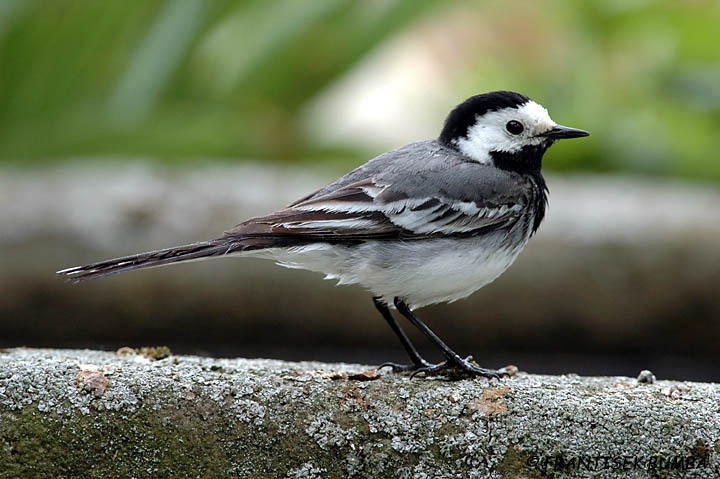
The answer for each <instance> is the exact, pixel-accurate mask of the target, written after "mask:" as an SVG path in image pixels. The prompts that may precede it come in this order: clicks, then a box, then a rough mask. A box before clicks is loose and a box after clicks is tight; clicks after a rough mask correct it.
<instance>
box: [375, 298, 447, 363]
mask: <svg viewBox="0 0 720 479" xmlns="http://www.w3.org/2000/svg"><path fill="white" fill-rule="evenodd" d="M373 303H375V307H376V308H377V310H378V311H380V314H382V317H383V318H385V321H387V323H388V324H389V325H390V327H391V328H392V330H393V332H394V333H395V335H396V336H397V337H398V339H400V342H401V343H402V345H403V347H404V348H405V351H407V353H408V356H410V360H411V361H412V364H408V365H403V364H396V363H384V364H382V365H381V366H380V367H381V368H383V367H385V366H389V367H391V368H392V370H393V372H402V371H417V370H418V369H423V368H429V367H432V366H433V365H432V364H431V363H429V362H427V361H426V360H425V359H423V357H422V356H420V353H419V352H418V350H417V349H415V346H413V343H411V342H410V338H408V337H407V335H406V334H405V331H403V330H402V328H401V327H400V325H399V324H398V323H397V321H395V318H394V317H393V315H392V313H391V312H390V308H388V307H387V305H386V304H385V303H383V302H382V300H381V299H380V298H379V297H377V296H375V297H373Z"/></svg>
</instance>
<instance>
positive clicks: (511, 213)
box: [226, 142, 529, 241]
mask: <svg viewBox="0 0 720 479" xmlns="http://www.w3.org/2000/svg"><path fill="white" fill-rule="evenodd" d="M418 145H419V146H418ZM408 147H413V148H415V150H414V151H413V152H412V153H413V154H411V155H410V154H407V152H406V151H403V150H402V149H401V150H396V151H395V152H390V153H388V154H386V155H383V156H381V157H378V158H377V159H375V160H373V161H371V162H369V163H367V164H366V165H364V166H363V167H361V168H358V169H357V170H355V171H353V172H351V173H349V174H348V175H346V176H345V177H343V178H341V179H340V180H338V181H337V182H335V183H333V184H331V185H329V186H328V187H326V188H324V189H321V190H319V191H318V192H316V193H315V194H313V195H311V196H309V197H307V198H305V199H303V200H300V201H297V202H295V203H293V204H292V205H290V206H289V207H287V208H285V209H283V210H280V211H278V212H276V213H273V214H271V215H268V216H264V217H260V218H253V219H251V220H249V221H246V222H245V223H242V224H240V225H238V226H237V227H235V228H234V229H232V230H230V231H228V232H226V235H229V236H235V237H237V236H243V237H247V236H256V235H259V236H265V235H271V236H276V235H282V236H293V237H304V238H307V239H308V240H310V239H313V240H328V241H357V240H363V239H371V238H374V239H389V238H403V239H419V238H428V237H437V236H452V235H462V236H467V235H473V234H477V233H480V232H484V231H488V230H492V229H497V228H503V227H507V226H509V225H511V224H513V223H514V222H515V221H517V219H518V218H519V217H520V216H521V215H522V212H523V211H524V209H525V207H526V205H527V204H528V201H529V198H528V188H529V186H528V185H527V182H526V181H525V180H523V178H522V177H520V176H519V175H516V174H513V173H509V172H504V171H502V170H498V169H497V168H494V167H490V166H486V165H480V164H478V163H472V162H468V161H466V160H464V159H463V158H462V157H459V155H457V154H455V153H453V152H451V151H448V150H447V149H444V148H442V147H437V145H436V144H434V143H431V142H423V143H420V144H414V145H408ZM408 147H406V148H408ZM423 148H424V149H423ZM399 153H403V154H399ZM388 155H389V156H388ZM393 155H394V156H393ZM373 162H374V164H373ZM352 180H354V181H352Z"/></svg>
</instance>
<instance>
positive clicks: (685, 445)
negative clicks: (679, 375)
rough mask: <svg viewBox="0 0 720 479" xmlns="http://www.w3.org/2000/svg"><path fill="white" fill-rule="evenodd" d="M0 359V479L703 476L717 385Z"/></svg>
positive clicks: (237, 363) (99, 358)
mask: <svg viewBox="0 0 720 479" xmlns="http://www.w3.org/2000/svg"><path fill="white" fill-rule="evenodd" d="M364 371H368V367H367V366H361V365H346V364H321V363H309V362H308V363H288V362H282V361H269V360H246V359H232V360H231V359H210V358H199V357H189V356H169V357H167V358H164V359H159V360H155V359H151V358H149V357H147V356H140V355H136V354H134V353H130V352H128V353H127V354H118V353H106V352H97V351H76V350H38V349H11V350H5V351H2V353H0V477H148V476H154V477H243V478H245V477H247V478H263V477H268V478H281V477H291V478H341V477H342V478H345V477H372V478H382V477H393V478H413V477H442V478H445V477H463V478H484V477H590V476H592V477H698V478H699V477H717V476H718V474H720V461H718V454H719V452H720V415H719V414H718V407H719V406H718V405H719V404H720V386H719V385H716V384H702V383H673V382H667V381H658V382H655V383H652V384H645V383H638V381H637V380H635V379H631V378H626V377H611V378H588V377H578V376H535V375H526V374H523V373H520V374H518V375H516V376H515V377H513V378H506V379H502V380H492V381H489V382H488V381H486V380H462V381H456V382H448V381H445V380H442V379H439V378H432V379H413V380H409V379H407V377H405V376H401V375H396V374H391V373H384V372H383V373H381V375H380V376H377V375H376V374H374V373H373V372H372V371H370V372H367V373H365V374H358V373H363V372H364Z"/></svg>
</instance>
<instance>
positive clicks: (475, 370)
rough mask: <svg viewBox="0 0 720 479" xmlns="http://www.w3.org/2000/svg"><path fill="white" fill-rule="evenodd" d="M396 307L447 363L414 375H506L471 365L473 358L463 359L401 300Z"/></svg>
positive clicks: (426, 368) (418, 370) (397, 299)
mask: <svg viewBox="0 0 720 479" xmlns="http://www.w3.org/2000/svg"><path fill="white" fill-rule="evenodd" d="M395 307H396V308H397V309H398V311H400V314H402V315H403V316H405V317H406V318H407V319H408V320H409V321H410V322H411V323H412V324H413V326H415V327H416V328H418V329H419V330H420V332H422V333H423V334H424V335H425V336H426V337H427V338H428V339H429V340H430V341H431V342H432V343H433V344H435V346H437V347H438V348H439V349H440V350H441V351H442V353H443V355H444V356H445V361H443V362H442V363H439V364H434V365H430V366H425V367H421V368H417V369H415V370H414V371H413V375H415V374H419V373H424V374H435V373H439V372H443V371H446V370H453V369H454V370H458V369H460V370H461V371H462V372H464V373H465V374H468V375H470V376H482V377H485V378H499V377H501V376H503V375H504V374H505V371H504V370H502V369H501V370H494V369H485V368H481V367H479V366H476V365H475V364H473V363H471V362H470V361H471V360H472V358H471V357H468V358H466V359H463V358H461V357H460V356H459V355H458V354H457V353H456V352H455V351H453V350H452V349H450V347H449V346H448V345H447V344H445V343H444V342H443V341H442V340H441V339H440V338H439V337H438V336H437V334H435V333H433V332H432V330H431V329H430V328H428V327H427V326H426V325H425V323H423V322H422V321H420V319H418V317H417V316H415V314H413V312H412V311H411V310H410V307H408V305H407V304H405V302H404V301H403V300H402V299H400V298H395Z"/></svg>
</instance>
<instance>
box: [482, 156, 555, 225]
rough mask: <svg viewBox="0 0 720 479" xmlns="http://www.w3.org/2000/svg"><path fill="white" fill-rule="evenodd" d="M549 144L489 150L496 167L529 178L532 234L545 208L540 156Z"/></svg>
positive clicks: (543, 179)
mask: <svg viewBox="0 0 720 479" xmlns="http://www.w3.org/2000/svg"><path fill="white" fill-rule="evenodd" d="M550 145H552V143H550V142H548V143H543V144H541V145H529V146H525V147H523V148H522V149H521V150H520V151H516V152H514V153H508V152H505V151H491V152H490V157H491V158H492V160H493V163H494V164H495V166H496V167H498V168H500V169H503V170H507V171H513V172H515V173H519V174H521V175H523V176H526V177H528V178H529V179H530V182H531V183H532V185H533V189H532V190H533V193H532V197H531V198H530V206H531V208H532V209H533V210H534V212H535V221H534V222H533V225H532V233H533V234H534V233H535V232H536V231H537V229H538V227H539V226H540V223H541V222H542V220H543V218H545V210H546V209H547V193H548V188H547V184H546V183H545V178H544V177H543V175H542V173H541V172H540V168H541V167H542V157H543V155H544V154H545V152H546V151H547V149H548V148H549V147H550Z"/></svg>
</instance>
